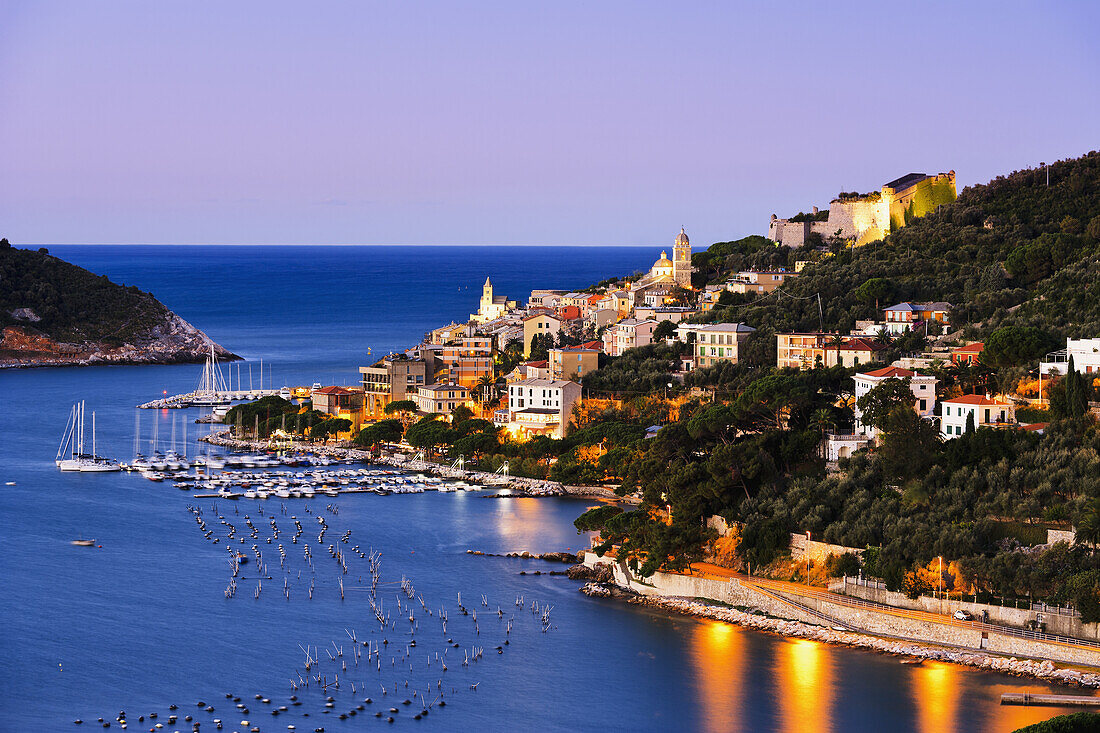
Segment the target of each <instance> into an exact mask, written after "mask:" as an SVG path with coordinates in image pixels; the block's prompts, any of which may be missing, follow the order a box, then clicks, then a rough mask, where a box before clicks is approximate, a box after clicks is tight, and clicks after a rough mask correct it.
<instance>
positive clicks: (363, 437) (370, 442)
mask: <svg viewBox="0 0 1100 733" xmlns="http://www.w3.org/2000/svg"><path fill="white" fill-rule="evenodd" d="M401 430H402V426H401V421H400V420H380V421H378V422H376V423H372V424H371V425H367V426H365V427H364V428H363V429H362V430H360V431H359V435H358V436H356V438H355V442H356V443H358V444H359V445H363V446H367V447H370V446H375V445H378V444H380V443H396V442H397V441H399V440H401Z"/></svg>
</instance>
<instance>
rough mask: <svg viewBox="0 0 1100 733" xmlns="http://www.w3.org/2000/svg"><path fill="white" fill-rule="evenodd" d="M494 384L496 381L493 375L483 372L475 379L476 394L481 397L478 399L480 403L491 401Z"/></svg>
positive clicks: (494, 388)
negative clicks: (479, 377)
mask: <svg viewBox="0 0 1100 733" xmlns="http://www.w3.org/2000/svg"><path fill="white" fill-rule="evenodd" d="M496 385H497V381H496V379H495V378H494V377H493V375H491V374H483V375H482V376H481V379H479V380H477V394H478V395H479V396H480V397H481V399H480V400H479V401H480V402H482V403H485V402H492V399H493V392H494V391H495V390H496Z"/></svg>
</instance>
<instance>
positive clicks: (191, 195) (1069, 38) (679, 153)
mask: <svg viewBox="0 0 1100 733" xmlns="http://www.w3.org/2000/svg"><path fill="white" fill-rule="evenodd" d="M775 5H779V3H770V2H758V1H755V2H751V3H750V2H745V3H733V2H713V3H708V2H660V3H657V2H640V1H639V0H628V1H625V2H599V3H593V2H584V3H580V2H568V1H557V2H544V3H533V2H523V1H517V0H507V1H506V2H470V3H458V2H438V3H436V2H386V3H383V2H367V1H366V0H356V1H355V2H332V3H327V2H326V3H282V2H273V1H271V0H265V1H264V2H242V1H241V0H233V1H232V2H224V1H223V0H219V1H218V2H195V1H194V0H188V1H187V2H176V1H171V0H156V1H155V2H150V1H149V0H138V1H135V2H121V1H115V0H98V1H97V2H88V1H87V0H74V1H73V2H63V1H59V2H22V1H21V0H5V1H4V2H3V3H0V236H7V237H8V238H10V239H11V240H12V242H13V243H17V244H29V243H59V242H72V243H78V242H88V243H130V242H133V243H162V242H163V243H192V242H195V243H378V244H593V245H598V244H654V243H655V244H671V242H672V239H673V237H674V236H675V234H676V233H677V232H678V231H679V227H680V225H681V224H682V225H684V226H686V227H687V230H688V233H689V234H690V235H691V237H692V242H693V243H694V244H695V245H705V244H708V243H710V242H714V241H719V240H724V239H731V238H736V237H740V236H744V235H746V234H753V233H763V232H764V231H765V230H766V227H767V220H768V217H769V216H770V215H771V214H772V213H773V212H775V213H778V214H779V215H780V216H783V215H788V214H794V213H796V212H797V211H798V210H799V209H808V208H809V207H810V206H811V205H814V204H818V205H820V206H822V207H824V206H827V205H828V201H829V199H830V198H831V197H832V196H833V195H835V194H836V193H837V192H838V191H841V190H846V191H847V190H857V189H858V190H860V191H867V190H872V189H877V188H878V187H880V186H881V185H882V184H883V183H884V182H886V181H888V180H890V179H892V178H895V177H897V176H900V175H902V174H905V173H909V172H911V171H919V172H928V173H935V172H938V171H945V170H949V169H954V170H955V171H956V172H957V175H958V181H959V185H960V188H961V187H962V186H963V185H967V184H971V183H976V182H985V181H987V180H989V178H991V177H992V176H995V175H998V174H1000V173H1005V172H1009V171H1012V170H1015V169H1019V168H1024V167H1028V166H1033V165H1037V164H1038V163H1039V161H1041V160H1047V161H1050V160H1053V159H1057V158H1064V157H1071V156H1077V155H1080V154H1082V153H1084V152H1087V151H1088V150H1091V149H1094V148H1098V147H1100V43H1097V41H1096V35H1095V34H1096V31H1097V28H1098V27H1100V3H1095V2H1049V3H1045V2H1044V3H1036V2H1013V1H1011V0H1007V1H1006V0H1000V1H998V2H962V3H960V2H957V0H954V1H952V2H944V3H938V2H921V3H904V4H903V3H892V2H882V1H881V0H876V1H875V2H868V3H854V2H853V3H849V2H833V3H819V2H807V3H798V4H795V3H783V5H784V6H785V7H784V8H777V7H773V6H775Z"/></svg>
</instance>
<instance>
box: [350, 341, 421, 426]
mask: <svg viewBox="0 0 1100 733" xmlns="http://www.w3.org/2000/svg"><path fill="white" fill-rule="evenodd" d="M432 361H434V359H430V358H429V359H428V360H426V359H423V358H419V357H414V358H409V357H408V356H405V355H404V354H390V355H389V356H387V357H385V358H384V359H380V360H379V361H378V362H376V363H375V364H373V365H371V366H361V367H359V378H360V380H361V382H362V389H363V398H364V404H363V409H364V411H365V412H366V414H368V415H372V416H378V415H381V414H382V412H383V411H384V410H385V408H386V405H388V404H390V403H391V402H399V401H401V400H411V399H413V397H415V395H416V392H417V390H418V389H419V388H420V387H422V386H424V385H425V384H430V383H431V382H433V381H435V370H434V368H433V366H432Z"/></svg>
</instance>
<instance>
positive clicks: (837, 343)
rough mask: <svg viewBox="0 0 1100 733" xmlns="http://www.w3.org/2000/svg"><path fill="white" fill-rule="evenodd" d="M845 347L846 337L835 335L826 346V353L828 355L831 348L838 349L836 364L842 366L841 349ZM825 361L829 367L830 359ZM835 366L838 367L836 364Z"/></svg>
mask: <svg viewBox="0 0 1100 733" xmlns="http://www.w3.org/2000/svg"><path fill="white" fill-rule="evenodd" d="M843 345H844V337H843V336H841V335H840V334H839V333H835V334H833V336H832V338H830V339H829V341H828V343H827V344H826V345H825V348H826V351H825V353H828V348H829V347H830V346H832V347H833V348H835V349H836V364H840V347H841V346H843ZM825 361H826V365H828V359H826V360H825ZM834 366H836V365H835V364H834Z"/></svg>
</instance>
